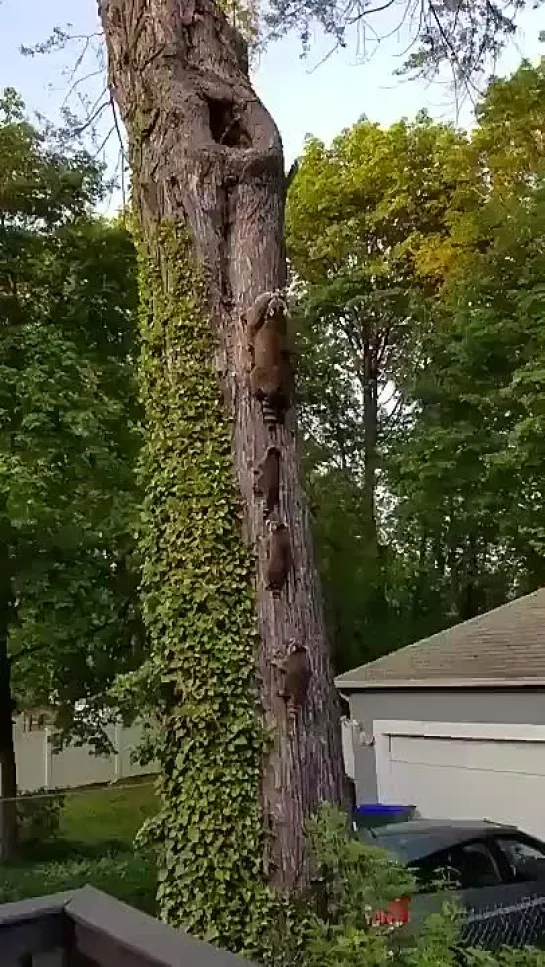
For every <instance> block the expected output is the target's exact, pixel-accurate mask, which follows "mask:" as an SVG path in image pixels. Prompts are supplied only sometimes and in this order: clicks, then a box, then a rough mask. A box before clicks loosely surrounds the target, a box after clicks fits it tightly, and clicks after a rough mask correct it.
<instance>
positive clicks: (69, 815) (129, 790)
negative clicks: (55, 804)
mask: <svg viewBox="0 0 545 967" xmlns="http://www.w3.org/2000/svg"><path fill="white" fill-rule="evenodd" d="M120 786H121V788H117V787H116V786H115V785H114V786H106V787H105V786H94V787H91V788H89V789H86V790H85V791H82V790H79V791H78V792H77V793H76V794H74V795H70V793H68V794H67V796H66V799H65V804H64V809H63V811H62V815H61V823H60V829H59V837H60V840H61V841H62V842H63V844H65V845H66V846H67V847H69V848H71V849H72V850H75V851H78V852H82V851H83V852H85V853H86V854H87V855H88V854H89V853H90V852H94V849H93V847H98V848H99V849H100V850H101V851H104V849H105V848H107V847H110V848H113V849H118V850H132V848H133V844H134V837H135V836H136V834H137V832H138V830H139V829H140V827H141V826H142V824H143V822H144V821H145V820H146V819H148V818H149V817H150V816H153V814H154V812H155V809H156V798H155V791H154V788H153V777H149V776H146V777H145V778H144V779H142V780H141V781H139V782H132V783H130V784H126V783H125V782H123V783H120ZM82 847H83V850H82Z"/></svg>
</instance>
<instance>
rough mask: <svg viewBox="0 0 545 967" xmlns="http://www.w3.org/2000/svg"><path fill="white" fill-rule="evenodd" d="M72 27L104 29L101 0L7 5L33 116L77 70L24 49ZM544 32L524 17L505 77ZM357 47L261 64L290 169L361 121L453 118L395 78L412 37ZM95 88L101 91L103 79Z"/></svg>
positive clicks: (264, 91) (5, 81)
mask: <svg viewBox="0 0 545 967" xmlns="http://www.w3.org/2000/svg"><path fill="white" fill-rule="evenodd" d="M67 22H71V23H72V24H73V26H74V30H75V31H79V32H81V33H88V32H90V31H93V30H95V29H97V27H98V23H97V18H96V3H95V2H94V0H49V2H48V3H42V2H41V0H4V2H3V3H2V4H1V6H0V25H1V29H0V88H3V87H5V86H6V85H10V86H13V87H15V88H17V89H18V90H19V91H20V92H21V94H22V95H23V96H24V98H25V100H26V102H27V105H28V107H29V109H31V110H38V111H41V112H42V113H43V114H45V115H46V116H49V117H52V116H54V115H55V114H56V111H57V109H58V107H59V105H60V104H61V102H62V99H63V97H64V94H65V91H66V88H67V79H66V77H64V76H63V68H66V67H69V66H71V63H72V62H73V58H74V52H73V53H72V54H70V53H68V52H63V53H62V54H58V55H48V56H40V57H35V58H33V59H29V58H24V57H22V56H21V55H20V53H19V47H20V45H21V44H22V43H25V44H33V43H36V42H39V41H43V40H44V39H45V38H46V37H47V36H48V35H49V34H50V33H51V31H52V29H53V27H54V26H56V25H61V26H62V25H64V24H66V23H67ZM373 23H374V26H375V27H376V29H377V30H379V29H380V30H381V32H382V33H385V32H388V30H391V29H392V28H394V27H395V26H396V23H395V21H394V20H393V19H390V20H389V21H384V20H381V21H379V19H378V17H377V19H376V20H375V21H374V22H373ZM542 29H545V8H544V9H543V10H538V11H528V12H527V13H526V14H525V15H524V16H523V17H522V18H521V21H520V32H519V35H518V38H517V41H516V42H515V43H513V44H512V45H511V47H510V49H509V51H508V52H507V53H506V55H504V57H503V58H502V61H501V64H500V69H501V73H506V72H509V71H511V70H513V69H514V68H515V67H516V66H517V64H518V62H519V61H520V59H521V56H526V57H529V58H530V59H535V58H536V57H537V56H539V54H540V53H541V52H544V53H545V48H544V47H543V45H540V44H539V41H538V34H539V32H540V30H542ZM350 41H351V42H350V44H349V47H348V50H343V51H340V52H338V53H335V54H333V56H331V57H329V58H328V59H327V60H326V61H325V62H324V63H323V64H321V66H317V67H316V65H317V64H318V63H319V61H320V59H321V58H322V57H323V56H324V55H325V54H326V53H327V51H328V49H329V47H330V41H329V40H323V39H322V40H321V41H320V40H318V41H317V42H316V43H315V46H314V48H313V50H312V52H311V54H310V55H309V57H308V58H307V59H306V60H303V59H301V56H300V50H301V48H300V43H299V39H298V38H297V37H296V36H293V37H288V38H285V39H283V40H282V41H279V42H277V43H276V44H274V45H272V46H271V47H269V49H268V50H267V52H266V53H265V54H264V55H263V56H262V57H261V60H260V63H259V64H258V65H257V71H256V75H255V83H256V87H257V90H258V92H259V94H260V96H261V97H262V98H263V100H264V101H265V103H266V105H267V107H268V108H269V110H270V111H271V112H272V113H273V115H274V117H275V118H276V121H277V123H278V125H279V127H280V131H281V134H282V138H283V141H284V147H285V152H286V160H287V163H288V164H289V163H290V162H291V160H292V159H293V157H294V156H295V155H297V154H298V153H299V151H300V149H301V146H302V143H303V139H304V137H305V134H307V133H312V134H314V135H317V136H318V137H320V138H322V139H324V140H325V141H329V140H330V139H331V138H332V137H333V136H334V135H335V134H337V133H338V132H339V131H340V130H341V129H342V128H344V127H346V126H348V125H350V124H352V123H353V122H354V121H356V120H357V119H358V118H359V117H360V116H361V115H362V114H366V115H367V116H368V117H369V118H371V119H372V120H377V121H380V122H381V123H384V124H390V123H391V122H392V121H395V120H396V119H398V118H400V117H403V116H407V117H413V116H414V115H415V113H416V112H417V111H418V110H419V109H420V108H421V107H426V108H427V109H428V110H429V111H430V113H431V114H433V115H434V116H435V117H437V118H441V119H447V118H453V117H454V114H455V105H454V99H453V96H452V93H451V91H450V90H448V89H447V88H446V86H445V85H440V84H434V85H432V86H429V85H426V84H424V83H422V82H418V83H417V82H413V83H409V82H407V81H406V80H402V79H400V78H396V77H395V76H394V74H393V71H394V70H395V69H396V67H398V66H399V64H400V60H401V54H402V51H403V50H404V48H405V47H406V46H407V37H406V36H400V35H399V32H395V33H394V34H393V36H391V37H390V38H389V39H388V40H385V41H383V42H382V43H381V44H380V46H378V47H377V45H376V41H374V40H373V38H372V37H371V36H370V35H369V36H368V37H367V38H365V42H364V39H363V38H361V37H360V38H358V37H356V36H355V35H354V36H353V37H352V38H350ZM88 63H89V70H91V69H93V66H94V62H93V61H92V60H89V61H88ZM313 68H315V69H313ZM89 83H90V84H91V85H92V84H94V85H95V91H96V93H99V92H100V84H99V78H95V79H92V80H91V81H90V82H89ZM87 90H88V91H89V90H90V88H89V86H87ZM91 90H92V88H91ZM469 120H470V105H469V104H466V105H465V106H464V108H463V110H462V112H461V115H460V121H461V122H463V123H467V122H468V121H469Z"/></svg>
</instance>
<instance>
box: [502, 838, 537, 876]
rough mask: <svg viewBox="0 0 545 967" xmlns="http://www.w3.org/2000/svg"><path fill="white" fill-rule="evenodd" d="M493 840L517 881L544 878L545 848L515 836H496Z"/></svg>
mask: <svg viewBox="0 0 545 967" xmlns="http://www.w3.org/2000/svg"><path fill="white" fill-rule="evenodd" d="M494 842H495V844H496V845H497V846H499V848H500V849H501V851H502V853H503V854H504V856H505V857H506V859H507V862H508V864H509V866H510V868H511V872H512V875H513V877H514V879H515V880H517V882H519V883H527V882H530V881H532V880H543V879H545V848H544V849H540V848H539V846H538V845H537V843H536V844H534V843H532V842H530V841H529V840H526V839H522V838H520V839H519V838H518V837H516V836H498V837H495V838H494Z"/></svg>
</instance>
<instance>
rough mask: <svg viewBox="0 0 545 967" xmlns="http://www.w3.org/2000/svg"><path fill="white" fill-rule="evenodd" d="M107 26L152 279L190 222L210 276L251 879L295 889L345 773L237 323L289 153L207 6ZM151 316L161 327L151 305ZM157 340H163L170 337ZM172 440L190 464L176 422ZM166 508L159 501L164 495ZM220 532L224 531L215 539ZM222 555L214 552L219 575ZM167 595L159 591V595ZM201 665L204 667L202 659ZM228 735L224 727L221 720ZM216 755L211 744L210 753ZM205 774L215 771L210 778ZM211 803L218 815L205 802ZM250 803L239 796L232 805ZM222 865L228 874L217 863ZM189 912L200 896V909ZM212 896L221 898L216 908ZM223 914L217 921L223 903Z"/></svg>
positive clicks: (304, 577) (296, 452)
mask: <svg viewBox="0 0 545 967" xmlns="http://www.w3.org/2000/svg"><path fill="white" fill-rule="evenodd" d="M102 20H103V24H104V28H105V33H106V38H107V44H108V53H109V71H110V83H111V86H112V90H113V92H114V94H115V97H116V100H117V103H118V105H119V107H120V110H121V113H122V116H123V119H124V122H125V124H126V127H127V130H128V134H129V143H130V150H131V158H132V169H133V197H134V201H135V209H136V213H137V220H138V222H139V231H140V235H141V238H143V242H144V249H145V253H146V258H147V259H148V261H149V260H151V262H152V263H153V265H154V267H155V269H156V270H157V271H158V273H159V277H160V279H161V282H160V285H161V286H162V290H163V294H164V296H165V299H166V298H171V293H170V294H169V292H168V289H169V286H172V281H171V280H172V276H173V273H174V270H175V264H174V263H175V261H176V256H175V255H173V254H172V252H170V254H169V251H168V246H167V244H166V243H165V242H164V241H161V238H163V239H164V236H161V235H160V230H159V232H158V226H163V227H164V226H165V225H168V224H169V223H170V224H172V223H174V224H177V225H183V226H184V227H185V229H186V230H187V231H188V233H189V237H190V239H191V245H192V251H193V253H194V255H195V257H196V259H197V261H198V263H199V265H200V266H201V267H202V269H203V273H204V281H205V293H206V306H207V312H208V316H209V319H210V325H211V329H212V332H213V336H214V340H215V351H214V352H213V353H211V354H210V355H211V357H212V358H211V359H210V363H211V365H213V366H214V368H215V372H216V373H217V377H218V379H217V385H218V387H221V391H222V393H221V396H222V400H223V402H222V404H221V405H222V406H223V407H224V408H226V409H227V413H228V420H229V425H230V427H231V430H232V461H233V464H232V469H233V468H234V470H235V478H236V485H237V490H238V500H239V502H240V504H241V507H242V528H241V529H240V540H243V539H244V541H245V543H246V546H248V547H249V548H250V549H252V550H253V551H255V562H256V563H255V607H256V615H255V622H256V626H257V628H258V630H259V635H258V639H259V646H258V649H257V656H256V653H255V651H253V652H252V651H250V652H249V654H250V655H252V654H253V656H254V657H253V659H251V662H252V665H253V666H257V667H253V668H252V675H253V676H254V679H255V680H256V681H257V684H258V687H259V692H260V700H261V702H260V707H261V710H262V713H263V717H264V721H265V724H266V727H267V729H268V730H270V731H271V733H272V735H273V739H274V740H273V743H272V747H271V748H270V749H268V750H267V753H266V755H265V756H264V757H263V754H262V752H261V751H260V752H259V765H260V769H259V771H260V773H261V778H260V783H259V798H260V817H261V820H260V821H261V823H262V828H263V829H264V830H265V831H266V836H265V838H264V840H263V844H264V845H263V846H262V847H260V849H261V851H262V852H264V854H265V855H264V857H263V861H262V865H261V868H260V869H261V873H260V875H262V876H263V877H265V878H268V880H269V882H270V883H272V884H273V885H274V886H277V887H279V888H282V889H288V890H289V891H292V890H298V889H300V888H302V887H304V886H305V884H306V883H307V882H308V866H307V863H306V860H305V849H304V836H303V822H304V820H305V818H306V817H308V815H309V814H310V813H312V811H313V810H314V809H315V808H316V806H317V804H318V803H319V802H320V801H322V800H329V801H340V800H341V799H342V797H343V788H344V778H343V766H342V754H341V742H340V729H339V708H338V703H337V699H336V695H335V689H334V685H333V680H332V671H331V666H330V661H329V655H328V651H327V646H326V639H325V631H324V619H323V610H322V601H321V595H320V589H319V585H318V579H317V575H316V570H315V565H314V561H313V556H312V549H311V539H310V528H309V519H308V514H307V509H306V506H305V501H304V498H303V492H302V486H301V461H300V447H299V439H298V434H297V429H296V422H295V416H294V414H293V411H290V412H289V413H288V415H287V419H286V425H285V426H284V427H277V428H276V430H275V437H274V442H275V444H276V445H277V446H278V447H279V448H280V451H281V498H280V516H281V518H282V520H284V521H285V522H286V523H287V525H288V527H289V533H290V535H291V541H292V548H293V557H294V567H293V569H292V572H291V573H290V576H289V579H288V583H287V586H285V587H284V589H283V590H282V591H281V593H280V597H279V598H275V597H273V595H272V594H271V592H270V591H269V590H266V580H265V569H266V560H267V551H266V545H267V536H266V535H267V530H266V527H265V526H264V520H263V505H262V503H261V502H260V501H259V500H258V498H257V497H256V495H255V493H254V473H253V470H254V467H255V466H256V464H257V463H258V462H259V460H260V459H261V458H262V457H263V455H264V453H265V452H266V449H267V446H268V445H269V444H270V442H271V439H270V432H269V431H268V429H267V427H266V426H265V423H264V419H263V413H262V410H261V408H260V406H259V404H258V403H257V402H256V400H255V399H254V398H253V396H252V395H251V393H250V389H249V385H248V371H247V365H248V364H247V352H246V333H245V329H244V317H243V313H244V312H246V311H247V310H248V309H249V308H250V307H251V306H252V305H253V304H254V302H255V300H256V298H257V297H258V296H260V295H261V294H262V293H264V292H266V291H273V290H278V289H280V288H282V287H283V286H284V285H285V282H286V264H285V254H284V243H283V220H284V196H285V182H284V168H283V154H282V144H281V141H280V136H279V134H278V131H277V129H276V126H275V124H274V122H273V121H272V119H271V118H270V116H269V114H268V113H267V111H266V110H265V108H264V107H263V105H262V104H261V103H260V101H259V100H258V98H257V97H256V95H255V93H254V91H253V89H252V87H251V85H250V82H249V79H248V67H247V59H246V49H245V45H244V44H243V42H242V41H241V38H240V36H239V35H238V34H237V33H236V31H235V30H234V29H233V28H232V27H231V26H230V25H229V23H228V22H227V20H226V17H225V16H224V14H223V13H222V12H221V11H220V10H219V9H218V8H217V7H216V6H215V5H214V4H213V3H212V2H211V0H103V5H102ZM173 260H174V261H173ZM150 311H151V313H152V314H154V315H155V326H156V327H159V329H160V327H161V325H162V321H161V318H157V317H158V315H159V312H158V297H157V295H156V296H155V301H154V304H153V306H152V308H151V310H150ZM150 325H152V323H151V322H150ZM165 340H166V342H167V343H168V339H167V338H166V336H165ZM180 349H181V347H180V346H176V345H174V346H173V345H170V346H168V345H166V347H164V349H163V350H162V352H163V356H162V365H163V366H167V367H168V368H169V379H170V381H171V382H170V384H169V385H170V386H171V385H172V381H179V384H180V386H179V388H180V393H183V392H184V391H185V392H186V394H189V392H190V391H189V390H187V389H185V390H184V386H183V385H182V384H183V380H184V376H183V373H182V372H181V368H180V367H178V364H177V360H178V358H179V356H180V355H181V353H180V352H179V350H180ZM159 351H161V350H159ZM192 402H198V401H194V400H192V399H191V397H190V396H189V398H188V406H189V407H191V404H192ZM169 417H170V419H172V418H173V417H174V414H172V413H169V412H168V410H167V409H165V411H164V420H165V421H168V420H169ZM154 419H155V417H154V416H153V415H151V416H150V410H149V409H148V434H149V435H150V438H152V437H153V435H154V434H159V433H161V432H163V428H162V427H161V426H158V425H155V426H154V425H153V424H152V422H150V420H154ZM180 434H181V437H180V454H181V456H180V459H183V452H184V449H183V448H184V443H183V440H182V430H181V428H180ZM191 445H192V446H196V447H197V449H196V450H195V461H198V460H199V459H200V458H201V456H202V454H203V453H205V452H206V450H207V449H210V447H212V448H213V447H214V446H218V444H217V443H214V440H211V439H210V440H209V439H205V440H201V441H198V442H197V443H196V444H195V441H193V442H192V444H191ZM219 457H220V458H221V454H219ZM232 469H231V470H230V473H232ZM185 485H186V487H187V488H188V489H187V495H188V500H192V499H193V498H194V496H195V493H194V492H192V491H191V486H192V483H191V481H189V480H187V479H186V482H185ZM199 486H200V487H201V488H202V483H200V484H199V483H195V487H199ZM154 499H155V502H156V505H157V502H160V501H161V500H162V499H163V498H162V497H161V495H160V494H159V493H158V492H156V493H155V495H154ZM203 499H204V498H203ZM214 499H215V497H214V493H213V492H212V493H211V496H210V504H209V505H208V506H207V507H206V508H205V511H204V512H203V513H210V514H214V512H215V508H214V503H213V502H214ZM164 501H165V507H166V502H167V501H168V494H166V493H165V496H164ZM152 526H153V525H152ZM196 526H200V521H196ZM221 533H222V532H221V529H220V530H219V534H220V537H219V538H218V540H219V541H220V542H221V541H222V537H221ZM223 540H224V541H225V540H226V538H223ZM221 561H222V556H221V547H219V546H218V560H217V570H219V569H220V568H221V566H222V565H221ZM212 563H213V564H214V562H212ZM185 566H186V562H184V560H183V559H182V560H180V561H179V568H180V579H181V576H182V575H183V573H184V567H185ZM216 577H217V575H214V578H216ZM172 580H174V578H172ZM168 581H169V583H170V581H171V576H170V575H169V577H168ZM161 593H162V591H161V589H159V590H158V592H157V597H158V598H160V597H161ZM225 594H226V595H227V594H228V591H227V585H226V590H225ZM160 606H161V602H160V601H159V607H160ZM225 620H226V619H225V616H224V615H222V616H220V617H218V626H217V635H218V638H221V637H222V636H223V637H225V634H226V628H225V624H224V622H225ZM227 620H228V619H227ZM232 620H233V622H234V621H235V618H234V617H233V618H232ZM252 620H254V619H252ZM222 622H223V623H222ZM154 633H155V632H154ZM291 640H296V641H298V642H300V643H301V644H303V645H305V646H307V648H308V650H309V656H310V664H311V671H312V674H311V679H310V684H309V689H308V693H307V696H306V700H305V702H304V707H303V710H302V711H301V712H298V713H296V715H295V717H290V715H289V714H288V710H287V706H286V702H285V700H284V699H283V698H281V697H280V696H279V695H278V690H279V688H280V686H281V685H282V675H281V673H280V672H279V669H278V668H277V667H276V666H275V664H274V662H275V661H276V660H277V659H278V655H282V656H285V655H286V653H287V649H288V643H289V642H290V641H291ZM253 648H254V646H253V645H252V649H253ZM245 654H246V655H247V654H248V652H245ZM256 657H257V661H255V658H256ZM195 660H196V661H198V660H200V656H199V658H197V659H195ZM202 660H203V661H206V660H208V659H207V658H206V657H205V656H204V655H203V658H202ZM214 660H215V661H218V660H220V657H218V656H215V658H214ZM239 660H240V661H241V662H243V661H244V660H245V659H243V658H240V659H239V658H237V656H236V655H231V656H229V655H226V656H224V657H223V658H221V661H223V662H224V663H225V667H224V671H223V673H224V675H228V674H233V664H234V663H235V667H234V674H235V675H237V674H238V675H240V677H241V680H242V679H246V677H247V669H244V668H243V667H242V666H241V667H240V668H239V669H238V672H237V670H236V662H237V661H239ZM185 675H186V676H187V677H188V680H189V679H191V677H192V675H193V671H192V669H191V668H187V667H186V670H185ZM181 687H183V681H182V683H181ZM233 701H234V699H233ZM260 714H261V712H260ZM205 727H206V726H205ZM194 728H195V730H196V732H197V730H199V729H201V731H202V728H203V726H202V725H200V724H199V722H198V721H196V722H195V726H194ZM223 728H224V729H226V730H227V731H229V729H230V728H231V726H230V724H229V721H228V719H227V718H226V719H225V723H224V726H223ZM180 741H181V742H182V740H180ZM192 741H193V740H192V739H191V736H190V735H189V738H188V733H186V734H185V737H184V739H183V742H185V743H186V745H187V744H188V743H189V745H190V744H191V742H192ZM213 754H214V752H213V749H212V746H210V749H209V755H210V756H212V755H213ZM221 754H222V755H223V749H222V751H221ZM240 754H241V756H242V752H241V753H240ZM244 761H245V762H246V764H245V765H244V764H243V760H242V759H241V768H242V769H243V768H246V769H251V768H252V765H251V762H248V761H246V760H244ZM166 762H167V759H166V758H163V768H164V769H165V768H167V769H168V766H165V763H166ZM213 765H214V764H213V763H212V762H209V766H210V769H212V768H213ZM188 781H189V780H188ZM226 781H228V780H227V779H226ZM172 788H174V786H172ZM163 791H164V790H163ZM169 795H170V797H171V803H170V806H171V808H172V809H173V810H174V811H175V810H176V800H175V793H174V792H171V793H167V798H168V796H169ZM256 798H257V790H256ZM208 808H211V809H214V808H215V806H214V804H213V803H210V802H209V803H208ZM246 808H247V806H246V804H245V803H244V802H241V804H240V809H246ZM179 812H181V811H179ZM231 820H233V823H232V825H233V826H235V825H236V817H230V818H226V819H224V820H222V818H221V816H219V815H218V817H217V823H218V827H221V830H222V831H221V837H222V842H223V852H224V853H225V854H226V855H229V850H231V851H232V852H237V851H238V850H239V846H238V845H237V841H236V840H235V838H234V833H233V840H232V842H231V841H230V835H231ZM190 823H191V818H187V817H185V814H184V815H183V816H179V817H178V825H179V849H178V847H177V848H176V850H175V852H177V853H178V854H179V853H180V852H181V851H182V846H183V848H184V851H185V852H184V856H185V859H184V862H185V863H186V864H187V863H191V862H193V861H194V860H195V856H197V855H198V854H199V850H200V851H201V852H202V850H210V849H211V844H210V840H207V839H206V835H205V833H206V831H205V830H204V831H203V835H202V842H201V843H200V844H199V845H198V849H196V851H195V853H194V854H193V853H191V847H190V848H189V852H187V849H186V846H187V842H185V843H184V837H185V839H186V840H187V831H188V828H189V825H190ZM216 862H217V863H220V864H221V862H222V859H221V854H218V859H217V861H216ZM230 862H231V863H232V864H233V863H236V862H238V863H239V864H241V865H243V864H244V863H250V857H249V856H248V857H246V856H244V855H242V854H241V855H237V856H236V857H233V858H232V859H231V860H230ZM166 866H167V872H166V879H167V882H169V881H170V883H171V893H173V892H175V890H176V887H175V885H174V884H175V880H176V876H177V872H175V871H173V868H172V863H171V864H170V866H169V865H168V862H167V864H166ZM252 875H253V874H252ZM167 893H168V890H167V891H165V890H162V897H163V903H162V909H163V914H164V915H165V916H168V917H169V918H170V919H171V920H173V921H175V922H176V921H178V922H184V923H186V924H189V926H190V927H192V928H193V929H196V930H200V931H201V932H202V929H203V921H201V920H199V917H198V916H193V915H190V914H189V913H188V911H187V910H180V909H176V903H178V907H180V906H181V905H182V904H183V903H186V902H192V898H190V899H189V901H187V900H186V898H184V899H183V901H182V899H181V898H178V899H176V897H174V899H172V896H171V897H170V898H169V897H168V896H167ZM198 902H201V901H199V899H198V898H197V897H196V898H195V899H194V903H195V904H197V903H198ZM204 902H209V900H208V899H207V900H206V901H204ZM221 902H222V901H221V897H220V898H219V899H218V904H220V903H221ZM216 915H217V919H220V910H219V906H218V909H217V910H216ZM220 939H221V937H220Z"/></svg>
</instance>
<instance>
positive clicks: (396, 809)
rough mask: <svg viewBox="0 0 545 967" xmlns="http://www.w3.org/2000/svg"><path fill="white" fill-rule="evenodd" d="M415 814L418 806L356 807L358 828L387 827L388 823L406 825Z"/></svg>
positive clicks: (377, 805) (370, 805)
mask: <svg viewBox="0 0 545 967" xmlns="http://www.w3.org/2000/svg"><path fill="white" fill-rule="evenodd" d="M415 812H416V806H399V805H393V804H388V805H386V804H385V803H376V802H373V803H363V804H362V805H361V806H356V809H355V815H354V818H355V820H356V824H357V825H358V826H364V827H366V828H367V829H369V828H370V827H374V826H386V825H387V824H388V823H405V822H407V820H408V819H412V818H413V817H414V814H415Z"/></svg>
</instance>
